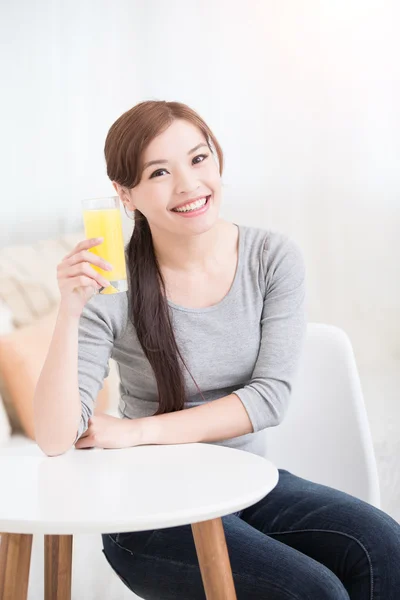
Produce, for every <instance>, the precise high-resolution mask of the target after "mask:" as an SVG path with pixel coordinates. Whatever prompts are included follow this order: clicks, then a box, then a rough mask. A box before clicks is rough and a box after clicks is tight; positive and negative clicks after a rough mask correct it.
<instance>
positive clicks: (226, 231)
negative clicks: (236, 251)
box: [152, 219, 234, 273]
mask: <svg viewBox="0 0 400 600" xmlns="http://www.w3.org/2000/svg"><path fill="white" fill-rule="evenodd" d="M233 227H234V225H233V223H229V222H228V221H225V220H224V219H219V220H218V221H217V222H216V223H215V225H214V226H213V227H212V228H211V229H209V230H208V231H205V232H204V233H200V234H198V235H192V236H179V237H178V236H176V235H171V234H168V233H167V234H165V232H162V233H159V232H155V233H154V232H153V231H152V236H153V244H154V249H155V252H156V256H157V259H158V262H159V264H160V268H161V269H165V270H167V271H169V272H177V273H178V272H179V273H183V272H184V273H204V272H209V271H210V270H213V269H215V266H216V265H218V264H222V263H223V262H224V261H226V252H227V248H226V244H227V240H228V239H229V236H231V235H232V228H233Z"/></svg>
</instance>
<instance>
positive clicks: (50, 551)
mask: <svg viewBox="0 0 400 600" xmlns="http://www.w3.org/2000/svg"><path fill="white" fill-rule="evenodd" d="M71 574H72V535H45V536H44V598H45V600H71Z"/></svg>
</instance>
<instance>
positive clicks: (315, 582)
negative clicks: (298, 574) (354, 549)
mask: <svg viewBox="0 0 400 600" xmlns="http://www.w3.org/2000/svg"><path fill="white" fill-rule="evenodd" d="M310 560H312V559H310ZM314 562H315V561H314ZM298 584H299V585H298V592H297V593H298V599H299V600H317V598H318V600H349V595H348V593H347V591H346V588H345V587H344V585H343V583H342V582H341V581H340V579H339V578H338V577H337V576H336V575H335V573H333V571H331V570H330V569H328V567H325V566H324V565H322V564H320V563H317V565H315V566H314V567H313V568H310V569H308V571H307V572H306V573H304V574H303V580H302V581H301V582H298Z"/></svg>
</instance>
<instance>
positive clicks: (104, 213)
mask: <svg viewBox="0 0 400 600" xmlns="http://www.w3.org/2000/svg"><path fill="white" fill-rule="evenodd" d="M83 222H84V225H85V234H86V239H90V238H97V237H102V238H103V242H102V243H101V244H99V245H98V246H95V247H94V248H90V249H89V252H93V254H96V255H97V256H100V257H101V258H103V259H104V260H106V261H107V262H109V263H110V265H111V266H112V267H113V269H112V271H104V270H103V269H101V268H100V267H98V266H96V265H91V267H92V268H93V269H94V270H95V271H97V272H98V273H101V275H102V276H103V277H105V278H106V279H108V281H109V282H110V286H109V287H107V288H102V289H101V291H100V294H115V293H117V292H123V291H126V290H127V278H126V262H125V250H124V239H123V234H122V220H121V213H120V211H119V208H99V209H89V210H83Z"/></svg>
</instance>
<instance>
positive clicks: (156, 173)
mask: <svg viewBox="0 0 400 600" xmlns="http://www.w3.org/2000/svg"><path fill="white" fill-rule="evenodd" d="M163 171H166V169H158V171H154V173H152V174H151V175H150V179H151V178H152V177H158V173H162V172H163Z"/></svg>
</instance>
